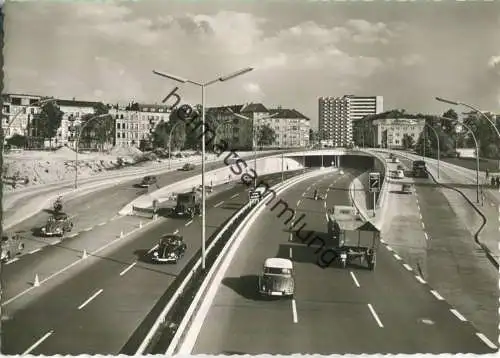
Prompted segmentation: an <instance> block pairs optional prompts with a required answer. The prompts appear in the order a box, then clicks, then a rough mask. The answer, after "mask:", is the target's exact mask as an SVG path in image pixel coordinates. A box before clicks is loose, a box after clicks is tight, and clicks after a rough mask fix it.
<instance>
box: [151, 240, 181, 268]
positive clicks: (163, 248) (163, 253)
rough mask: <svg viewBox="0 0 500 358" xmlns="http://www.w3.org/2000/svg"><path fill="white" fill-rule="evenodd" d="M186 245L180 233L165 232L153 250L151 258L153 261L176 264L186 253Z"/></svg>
mask: <svg viewBox="0 0 500 358" xmlns="http://www.w3.org/2000/svg"><path fill="white" fill-rule="evenodd" d="M186 249H187V245H186V243H185V242H184V239H183V237H182V236H181V235H177V234H167V235H165V236H163V237H162V238H161V239H160V242H159V243H158V245H157V247H156V248H155V249H154V250H153V252H152V254H153V256H152V258H151V260H152V261H153V262H155V263H174V264H176V263H177V262H178V261H179V259H180V258H181V257H183V256H184V254H185V253H186Z"/></svg>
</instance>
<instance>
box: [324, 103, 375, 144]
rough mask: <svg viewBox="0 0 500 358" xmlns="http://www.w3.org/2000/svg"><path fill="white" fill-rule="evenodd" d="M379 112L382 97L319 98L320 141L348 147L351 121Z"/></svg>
mask: <svg viewBox="0 0 500 358" xmlns="http://www.w3.org/2000/svg"><path fill="white" fill-rule="evenodd" d="M381 112H383V97H382V96H355V95H345V96H342V97H320V98H319V135H320V139H321V140H322V142H323V143H324V144H327V145H330V146H335V147H346V146H349V145H351V144H352V142H353V130H352V123H353V121H355V120H358V119H360V118H363V117H365V116H368V115H372V114H377V113H381Z"/></svg>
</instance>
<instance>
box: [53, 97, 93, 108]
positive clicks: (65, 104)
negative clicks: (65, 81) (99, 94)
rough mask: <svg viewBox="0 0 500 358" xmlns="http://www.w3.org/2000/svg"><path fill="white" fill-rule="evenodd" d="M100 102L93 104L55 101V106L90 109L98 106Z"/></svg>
mask: <svg viewBox="0 0 500 358" xmlns="http://www.w3.org/2000/svg"><path fill="white" fill-rule="evenodd" d="M100 103H101V102H93V101H77V100H74V99H57V104H58V105H59V106H66V107H92V108H94V107H95V106H97V105H99V104H100Z"/></svg>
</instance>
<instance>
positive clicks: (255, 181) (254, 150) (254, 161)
mask: <svg viewBox="0 0 500 358" xmlns="http://www.w3.org/2000/svg"><path fill="white" fill-rule="evenodd" d="M228 110H229V111H230V112H231V114H232V115H233V116H235V117H238V118H241V119H244V120H247V121H252V149H253V168H254V170H255V173H256V174H257V145H256V144H257V143H256V140H255V137H256V133H257V132H256V130H255V127H256V126H255V119H254V118H253V117H252V118H250V117H246V116H243V115H241V114H238V113H234V112H233V111H232V110H231V108H228ZM278 114H279V112H278V113H273V114H271V115H270V116H264V117H261V118H259V119H260V120H265V119H271V118H273V117H276V116H277V115H278ZM259 127H260V126H257V128H259ZM253 186H254V188H255V187H256V186H257V177H255V178H254V182H253Z"/></svg>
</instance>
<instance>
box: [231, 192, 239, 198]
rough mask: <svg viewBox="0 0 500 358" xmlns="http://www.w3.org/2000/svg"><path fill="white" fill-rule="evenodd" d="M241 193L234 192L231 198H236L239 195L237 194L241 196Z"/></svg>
mask: <svg viewBox="0 0 500 358" xmlns="http://www.w3.org/2000/svg"><path fill="white" fill-rule="evenodd" d="M239 195H240V194H239V193H236V194H234V195H233V196H231V199H234V198H236V197H237V196H239Z"/></svg>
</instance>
